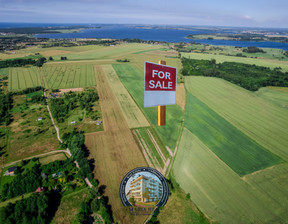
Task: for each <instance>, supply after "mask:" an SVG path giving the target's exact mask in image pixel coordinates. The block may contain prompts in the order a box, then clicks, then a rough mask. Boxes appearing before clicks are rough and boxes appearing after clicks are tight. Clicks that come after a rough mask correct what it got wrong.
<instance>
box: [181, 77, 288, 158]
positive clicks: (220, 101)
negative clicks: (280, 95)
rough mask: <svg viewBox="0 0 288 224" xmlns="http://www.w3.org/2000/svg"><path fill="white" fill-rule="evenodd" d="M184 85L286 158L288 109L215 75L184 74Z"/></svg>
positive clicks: (270, 149)
mask: <svg viewBox="0 0 288 224" xmlns="http://www.w3.org/2000/svg"><path fill="white" fill-rule="evenodd" d="M185 85H186V88H187V90H188V91H189V92H191V93H192V94H193V95H194V96H195V97H197V99H199V100H200V101H202V102H203V103H204V104H206V105H208V106H209V107H210V108H211V109H212V110H213V111H215V112H216V113H218V114H219V115H220V116H222V117H223V118H224V119H226V120H227V121H228V122H230V123H231V124H232V125H233V126H235V127H236V128H237V129H239V130H240V131H242V132H243V133H244V134H245V135H247V136H248V137H250V138H251V139H252V140H254V141H256V142H257V143H258V144H260V145H261V146H263V147H264V148H266V149H268V150H269V151H271V152H272V153H274V154H276V155H278V156H279V157H281V158H283V159H284V160H286V161H288V151H287V145H288V131H287V127H288V119H287V117H288V111H287V109H285V108H283V107H280V106H277V105H275V104H273V103H271V102H269V101H267V100H264V99H262V98H260V97H257V96H256V95H255V94H254V93H252V92H249V91H246V90H244V89H242V88H240V87H238V86H235V85H233V84H231V83H229V82H226V81H224V80H222V79H217V78H208V77H186V78H185Z"/></svg>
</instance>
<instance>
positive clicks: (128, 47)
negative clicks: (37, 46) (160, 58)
mask: <svg viewBox="0 0 288 224" xmlns="http://www.w3.org/2000/svg"><path fill="white" fill-rule="evenodd" d="M157 48H161V46H159V47H158V46H150V45H148V44H121V45H115V46H108V47H103V46H95V47H93V46H92V47H91V46H83V47H74V48H73V47H72V48H70V50H71V53H69V54H68V53H65V54H62V55H56V56H55V57H53V58H54V59H55V60H60V57H61V56H64V57H67V59H68V60H95V59H107V58H109V59H111V58H113V59H118V58H119V57H122V56H125V55H127V54H132V53H136V52H139V51H143V50H145V51H146V50H148V49H157ZM75 50H78V51H76V52H75Z"/></svg>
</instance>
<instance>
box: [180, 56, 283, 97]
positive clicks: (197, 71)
mask: <svg viewBox="0 0 288 224" xmlns="http://www.w3.org/2000/svg"><path fill="white" fill-rule="evenodd" d="M181 61H182V67H183V68H182V74H183V75H184V76H208V77H218V78H223V79H225V80H227V81H229V82H231V83H234V84H237V85H239V86H241V87H243V88H245V89H248V90H251V91H257V90H258V89H259V88H260V87H265V86H282V87H287V86H288V73H287V72H285V73H284V72H282V71H281V70H282V69H281V68H280V67H278V68H275V69H270V68H267V67H263V66H256V65H249V64H244V63H236V62H223V63H218V64H217V63H216V60H215V59H212V60H197V59H188V58H182V59H181Z"/></svg>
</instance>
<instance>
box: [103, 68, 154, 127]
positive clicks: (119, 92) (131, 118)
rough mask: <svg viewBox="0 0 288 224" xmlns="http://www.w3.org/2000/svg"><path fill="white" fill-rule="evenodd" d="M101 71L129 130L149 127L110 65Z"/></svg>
mask: <svg viewBox="0 0 288 224" xmlns="http://www.w3.org/2000/svg"><path fill="white" fill-rule="evenodd" d="M102 69H103V71H104V73H105V75H106V77H107V79H108V82H109V84H110V86H111V89H112V91H113V93H114V95H115V97H116V99H117V101H118V103H119V106H120V107H121V109H122V113H123V115H124V117H125V119H126V121H127V124H128V126H129V128H138V127H146V126H150V124H149V122H148V121H147V119H146V118H145V116H144V115H143V113H142V111H141V110H140V109H139V107H138V106H137V104H136V103H135V102H134V101H133V99H132V97H131V96H130V95H129V93H128V91H127V90H126V89H125V87H124V86H123V84H122V83H121V81H120V79H119V77H118V76H117V74H116V72H115V70H114V69H113V67H112V65H103V66H102Z"/></svg>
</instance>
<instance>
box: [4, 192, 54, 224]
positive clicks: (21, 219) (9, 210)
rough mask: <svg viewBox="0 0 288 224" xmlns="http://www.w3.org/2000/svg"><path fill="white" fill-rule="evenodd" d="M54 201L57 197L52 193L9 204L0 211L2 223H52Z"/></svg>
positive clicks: (37, 194) (43, 193) (44, 193)
mask: <svg viewBox="0 0 288 224" xmlns="http://www.w3.org/2000/svg"><path fill="white" fill-rule="evenodd" d="M53 200H54V201H55V197H53V194H52V193H50V192H42V193H40V194H39V193H34V194H32V195H31V196H30V197H28V198H26V199H22V200H19V201H16V203H15V204H12V203H9V204H8V205H7V206H6V207H4V208H2V209H1V210H0V223H2V224H14V223H23V224H25V223H27V224H28V223H29V224H39V223H42V224H45V223H50V221H51V218H52V217H53V209H51V208H53Z"/></svg>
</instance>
